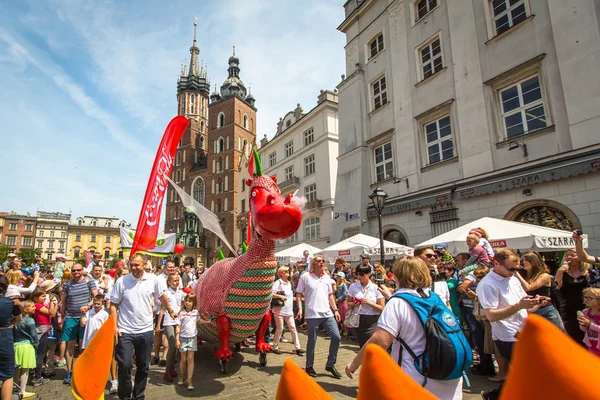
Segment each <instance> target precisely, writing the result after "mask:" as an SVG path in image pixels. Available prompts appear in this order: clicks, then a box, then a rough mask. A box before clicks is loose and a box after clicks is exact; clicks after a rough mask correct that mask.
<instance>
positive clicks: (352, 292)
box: [348, 281, 383, 315]
mask: <svg viewBox="0 0 600 400" xmlns="http://www.w3.org/2000/svg"><path fill="white" fill-rule="evenodd" d="M348 296H349V297H353V298H355V299H363V298H365V299H367V300H369V301H371V302H372V303H377V300H378V299H383V295H382V294H381V293H379V290H377V285H376V284H374V283H373V282H371V281H369V283H368V284H367V287H365V288H363V287H362V285H361V283H360V282H358V281H356V282H354V283H353V284H352V285H350V287H349V288H348ZM357 307H360V312H359V314H360V315H379V314H380V312H379V311H377V310H375V309H374V308H373V307H371V306H370V305H368V304H363V305H358V306H357Z"/></svg>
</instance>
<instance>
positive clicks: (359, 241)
mask: <svg viewBox="0 0 600 400" xmlns="http://www.w3.org/2000/svg"><path fill="white" fill-rule="evenodd" d="M379 243H380V242H379V239H378V238H375V237H373V236H369V235H365V234H362V233H359V234H358V235H354V236H352V237H349V238H348V239H344V240H342V241H341V242H339V243H336V244H332V245H331V246H329V247H326V248H324V249H323V250H321V254H322V255H323V257H325V259H326V260H327V262H329V263H333V262H334V261H335V259H336V258H338V257H344V259H345V260H346V261H360V256H361V255H362V254H363V253H367V254H369V255H371V256H372V257H373V260H372V261H377V260H376V258H377V257H376V256H379V253H380V252H381V250H380V246H379ZM383 251H384V252H385V256H386V258H388V257H399V256H404V255H412V251H413V248H412V247H408V246H403V245H401V244H398V243H394V242H388V241H387V240H384V241H383Z"/></svg>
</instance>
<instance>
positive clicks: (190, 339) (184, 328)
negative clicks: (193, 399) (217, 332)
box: [176, 293, 211, 390]
mask: <svg viewBox="0 0 600 400" xmlns="http://www.w3.org/2000/svg"><path fill="white" fill-rule="evenodd" d="M197 303H198V299H197V298H196V295H195V294H194V293H188V294H186V295H185V298H184V299H183V303H182V304H181V312H180V313H179V317H178V318H179V324H180V329H179V333H178V336H177V340H176V342H177V343H179V352H180V353H181V360H180V364H179V375H180V376H179V380H178V381H177V384H178V385H179V386H186V387H187V390H194V384H193V383H192V377H193V375H194V355H195V354H196V351H197V350H198V341H197V336H198V324H210V323H211V321H210V320H208V319H204V318H202V317H201V316H200V313H199V312H198V310H197V309H196V304H197Z"/></svg>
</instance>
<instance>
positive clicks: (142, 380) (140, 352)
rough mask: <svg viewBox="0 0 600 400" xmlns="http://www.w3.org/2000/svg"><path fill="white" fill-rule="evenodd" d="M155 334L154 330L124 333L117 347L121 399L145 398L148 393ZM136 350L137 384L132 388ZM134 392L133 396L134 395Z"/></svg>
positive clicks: (116, 355) (138, 399)
mask: <svg viewBox="0 0 600 400" xmlns="http://www.w3.org/2000/svg"><path fill="white" fill-rule="evenodd" d="M153 343H154V334H153V332H152V331H148V332H143V333H123V334H121V337H119V343H118V344H117V346H116V347H115V359H116V360H117V366H118V374H117V375H118V380H119V392H118V395H119V399H122V400H132V399H134V400H144V399H145V398H146V395H145V394H144V392H145V390H146V382H147V381H148V370H149V369H150V354H151V353H152V344H153ZM134 352H135V367H136V372H135V385H134V387H133V391H132V388H131V369H132V368H133V354H134ZM132 394H133V396H132Z"/></svg>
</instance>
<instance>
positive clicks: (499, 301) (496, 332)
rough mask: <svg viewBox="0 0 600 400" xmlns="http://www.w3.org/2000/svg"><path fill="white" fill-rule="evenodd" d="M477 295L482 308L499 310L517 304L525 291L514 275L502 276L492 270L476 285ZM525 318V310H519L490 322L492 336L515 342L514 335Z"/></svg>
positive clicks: (525, 294) (521, 326)
mask: <svg viewBox="0 0 600 400" xmlns="http://www.w3.org/2000/svg"><path fill="white" fill-rule="evenodd" d="M477 296H478V297H479V303H481V306H482V307H483V308H484V309H491V310H501V309H503V308H506V307H508V306H512V305H514V304H517V303H518V302H519V301H521V299H522V298H523V297H525V296H527V293H525V290H523V287H522V286H521V283H520V282H519V280H518V279H517V278H516V277H514V276H511V277H510V278H504V277H502V276H500V275H498V274H497V273H495V272H494V271H493V270H492V271H490V273H489V274H487V275H486V276H485V277H484V278H483V279H482V280H481V281H480V282H479V284H478V285H477ZM526 319H527V311H526V310H519V311H518V312H517V313H515V314H513V315H511V316H510V317H508V318H505V319H503V320H500V321H494V322H492V337H493V338H494V340H501V341H503V342H516V341H517V339H516V338H515V335H516V334H517V333H518V332H520V331H521V329H522V328H523V324H524V323H525V320H526Z"/></svg>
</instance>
